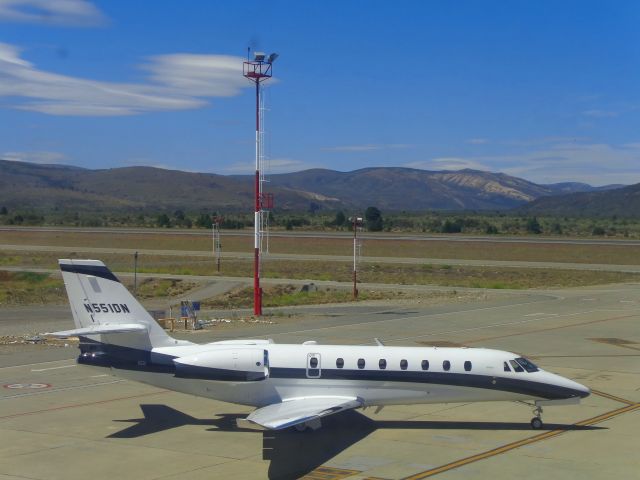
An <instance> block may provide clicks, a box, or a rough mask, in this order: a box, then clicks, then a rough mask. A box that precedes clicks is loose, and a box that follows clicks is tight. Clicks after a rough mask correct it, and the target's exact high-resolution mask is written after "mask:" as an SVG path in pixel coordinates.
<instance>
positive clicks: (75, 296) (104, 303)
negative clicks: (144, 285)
mask: <svg viewBox="0 0 640 480" xmlns="http://www.w3.org/2000/svg"><path fill="white" fill-rule="evenodd" d="M58 263H59V265H60V270H61V271H62V278H63V280H64V284H65V287H66V290H67V295H68V297H69V304H70V306H71V312H72V314H73V320H74V323H75V326H76V329H75V330H69V331H65V332H57V334H58V336H61V335H60V334H71V335H76V336H82V337H87V338H89V339H90V340H91V341H92V342H93V343H96V342H98V343H100V344H103V345H117V346H121V347H124V348H134V349H137V350H146V351H149V350H151V348H153V347H163V346H169V345H173V344H174V340H173V339H172V338H171V337H170V336H169V335H168V334H167V333H166V332H165V331H164V330H163V329H162V327H160V325H158V323H157V322H156V321H155V320H154V319H153V317H152V316H151V315H150V314H149V312H147V310H146V309H145V308H144V307H143V306H142V305H141V304H140V302H138V301H137V300H136V299H135V298H134V297H133V295H131V293H130V292H129V291H128V290H127V289H126V288H125V286H124V285H122V283H120V280H118V278H117V277H116V276H115V275H114V274H113V273H112V272H111V270H109V269H108V268H107V267H106V266H105V264H104V263H102V262H101V261H99V260H75V259H72V260H69V259H61V260H58ZM74 332H75V333H74ZM54 335H55V334H54ZM62 336H64V335H62ZM67 336H69V335H67ZM81 348H82V346H81Z"/></svg>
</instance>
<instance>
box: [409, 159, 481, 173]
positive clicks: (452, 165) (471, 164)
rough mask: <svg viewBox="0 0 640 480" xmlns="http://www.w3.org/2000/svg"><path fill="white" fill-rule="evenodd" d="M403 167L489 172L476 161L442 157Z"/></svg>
mask: <svg viewBox="0 0 640 480" xmlns="http://www.w3.org/2000/svg"><path fill="white" fill-rule="evenodd" d="M403 166H404V167H408V168H419V169H422V170H464V169H465V168H468V169H471V170H489V167H487V166H486V165H483V164H482V163H480V162H478V161H476V160H473V159H470V158H460V157H441V158H434V159H431V160H420V161H417V162H409V163H405V164H404V165H403Z"/></svg>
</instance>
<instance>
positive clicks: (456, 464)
mask: <svg viewBox="0 0 640 480" xmlns="http://www.w3.org/2000/svg"><path fill="white" fill-rule="evenodd" d="M638 408H640V403H634V404H631V405H627V406H626V407H622V408H618V409H616V410H611V411H610V412H606V413H603V414H602V415H598V416H597V417H592V418H588V419H586V420H582V421H580V422H577V423H574V424H573V425H574V426H579V427H584V426H587V425H594V424H596V423H599V422H603V421H605V420H608V419H610V418H613V417H616V416H618V415H622V414H623V413H628V412H632V411H634V410H637V409H638ZM568 430H569V428H561V429H557V430H551V431H549V432H544V433H541V434H539V435H534V436H533V437H529V438H525V439H523V440H518V441H517V442H512V443H508V444H506V445H503V446H501V447H498V448H494V449H492V450H487V451H486V452H482V453H479V454H477V455H473V456H471V457H466V458H462V459H460V460H456V461H455V462H451V463H448V464H446V465H442V466H440V467H436V468H432V469H431V470H426V471H424V472H420V473H416V474H415V475H411V476H409V477H405V478H403V479H402V480H419V479H422V478H427V477H431V476H433V475H437V474H439V473H443V472H447V471H449V470H453V469H454V468H458V467H462V466H464V465H468V464H470V463H473V462H477V461H479V460H484V459H486V458H490V457H493V456H495V455H500V454H501V453H506V452H509V451H511V450H514V449H516V448H520V447H523V446H525V445H530V444H532V443H536V442H539V441H541V440H546V439H548V438H552V437H555V436H557V435H560V434H561V433H564V432H566V431H568Z"/></svg>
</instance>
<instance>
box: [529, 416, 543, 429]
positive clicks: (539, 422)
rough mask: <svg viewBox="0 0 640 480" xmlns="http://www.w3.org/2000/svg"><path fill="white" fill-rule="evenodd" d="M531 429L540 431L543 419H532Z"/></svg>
mask: <svg viewBox="0 0 640 480" xmlns="http://www.w3.org/2000/svg"><path fill="white" fill-rule="evenodd" d="M531 428H533V429H534V430H540V429H541V428H542V419H541V418H538V417H533V418H532V419H531Z"/></svg>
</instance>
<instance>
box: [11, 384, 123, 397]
mask: <svg viewBox="0 0 640 480" xmlns="http://www.w3.org/2000/svg"><path fill="white" fill-rule="evenodd" d="M120 382H126V380H112V381H111V382H101V383H90V384H88V385H76V386H74V387H63V388H54V389H51V390H43V391H40V392H31V393H20V394H18V395H8V396H6V397H0V400H8V399H11V398H17V397H31V396H32V395H44V394H46V393H56V392H64V391H66V390H78V389H80V388H89V387H99V386H100V385H111V384H112V383H120Z"/></svg>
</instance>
